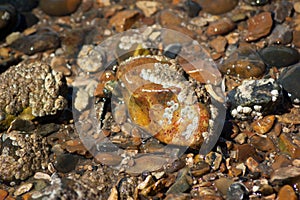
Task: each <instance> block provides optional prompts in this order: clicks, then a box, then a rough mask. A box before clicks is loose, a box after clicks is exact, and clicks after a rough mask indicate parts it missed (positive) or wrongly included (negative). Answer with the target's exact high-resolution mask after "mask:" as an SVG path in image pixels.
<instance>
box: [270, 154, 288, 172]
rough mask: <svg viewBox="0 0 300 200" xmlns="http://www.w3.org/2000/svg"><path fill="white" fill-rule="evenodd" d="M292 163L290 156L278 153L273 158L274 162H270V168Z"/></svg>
mask: <svg viewBox="0 0 300 200" xmlns="http://www.w3.org/2000/svg"><path fill="white" fill-rule="evenodd" d="M291 164H292V161H291V160H290V158H288V156H287V155H283V154H281V155H278V156H276V157H275V158H274V163H273V164H272V169H273V170H277V169H279V168H282V167H287V166H289V165H291Z"/></svg>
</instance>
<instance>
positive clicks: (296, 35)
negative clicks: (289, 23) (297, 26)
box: [293, 30, 300, 48]
mask: <svg viewBox="0 0 300 200" xmlns="http://www.w3.org/2000/svg"><path fill="white" fill-rule="evenodd" d="M293 44H294V45H295V46H296V47H298V48H300V31H296V30H294V31H293Z"/></svg>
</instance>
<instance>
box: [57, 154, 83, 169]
mask: <svg viewBox="0 0 300 200" xmlns="http://www.w3.org/2000/svg"><path fill="white" fill-rule="evenodd" d="M78 160H79V158H78V156H76V155H72V154H68V153H66V154H61V155H58V156H57V157H56V160H55V163H54V166H55V168H56V169H57V171H59V172H62V173H68V172H70V171H72V170H74V169H75V167H76V165H77V162H78Z"/></svg>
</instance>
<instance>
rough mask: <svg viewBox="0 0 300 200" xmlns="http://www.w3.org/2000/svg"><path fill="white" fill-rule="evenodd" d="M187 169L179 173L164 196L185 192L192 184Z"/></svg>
mask: <svg viewBox="0 0 300 200" xmlns="http://www.w3.org/2000/svg"><path fill="white" fill-rule="evenodd" d="M188 172H189V170H188V168H183V169H181V170H180V171H179V173H178V175H177V177H176V181H175V183H174V184H173V185H172V186H171V187H170V188H169V189H168V191H167V193H166V194H176V193H182V192H185V191H187V190H188V189H189V188H190V187H191V184H192V178H191V177H190V176H189V175H188Z"/></svg>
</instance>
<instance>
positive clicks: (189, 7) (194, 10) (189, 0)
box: [184, 0, 201, 17]
mask: <svg viewBox="0 0 300 200" xmlns="http://www.w3.org/2000/svg"><path fill="white" fill-rule="evenodd" d="M184 6H185V9H186V11H187V13H188V16H189V17H196V16H198V14H199V12H200V10H201V6H200V5H199V4H198V3H197V2H196V1H193V0H186V1H185V2H184Z"/></svg>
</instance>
